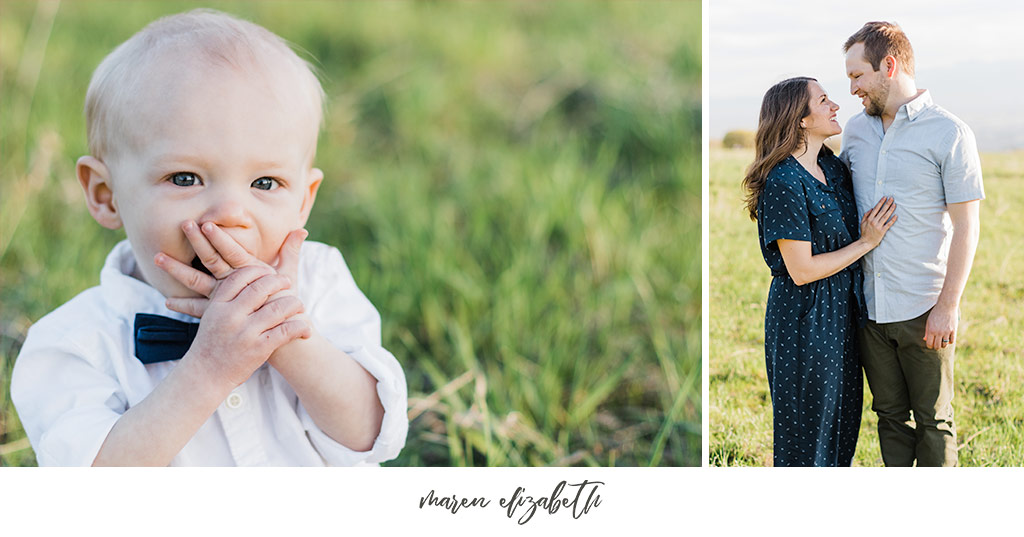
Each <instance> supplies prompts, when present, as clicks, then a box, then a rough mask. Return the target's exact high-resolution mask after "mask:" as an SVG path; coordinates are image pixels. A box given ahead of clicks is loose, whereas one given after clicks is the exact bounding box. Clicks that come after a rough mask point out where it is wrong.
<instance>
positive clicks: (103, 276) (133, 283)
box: [100, 240, 195, 322]
mask: <svg viewBox="0 0 1024 537" xmlns="http://www.w3.org/2000/svg"><path fill="white" fill-rule="evenodd" d="M137 266H138V262H137V261H136V259H135V253H134V252H133V251H132V245H131V243H129V242H128V241H127V240H123V241H121V242H119V243H117V246H114V249H113V250H111V251H110V254H109V255H107V261H106V262H105V263H104V264H103V269H102V270H101V271H100V289H101V290H102V291H103V297H104V299H105V300H106V301H107V304H108V305H109V306H110V307H111V308H112V309H113V310H114V311H116V312H118V313H119V314H120V315H123V316H125V317H126V318H128V319H134V317H135V314H136V313H152V314H155V315H163V316H165V317H170V318H172V319H177V320H179V321H189V322H194V321H195V318H194V317H191V316H189V315H185V314H183V313H178V312H176V311H172V310H169V309H167V306H166V305H164V300H165V298H164V295H163V294H162V293H160V291H157V290H156V288H155V287H153V286H151V285H149V284H148V283H146V282H144V281H142V280H138V279H136V278H135V277H133V276H132V275H131V274H132V273H133V272H137V271H136V267H137Z"/></svg>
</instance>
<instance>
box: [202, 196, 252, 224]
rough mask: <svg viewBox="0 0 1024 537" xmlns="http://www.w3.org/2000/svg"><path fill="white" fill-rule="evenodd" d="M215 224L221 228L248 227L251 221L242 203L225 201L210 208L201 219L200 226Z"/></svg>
mask: <svg viewBox="0 0 1024 537" xmlns="http://www.w3.org/2000/svg"><path fill="white" fill-rule="evenodd" d="M206 222H213V223H214V224H217V225H218V226H220V227H229V228H230V227H248V226H249V224H250V223H251V222H250V219H249V217H248V215H247V214H246V212H245V207H243V206H242V204H241V203H239V202H237V201H235V200H230V199H225V200H219V201H218V202H217V203H214V204H213V205H211V206H210V208H209V209H207V211H206V212H205V213H204V214H203V216H202V217H201V218H200V219H199V225H203V224H205V223H206Z"/></svg>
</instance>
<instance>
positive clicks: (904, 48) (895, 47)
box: [843, 22, 914, 77]
mask: <svg viewBox="0 0 1024 537" xmlns="http://www.w3.org/2000/svg"><path fill="white" fill-rule="evenodd" d="M857 43H864V59H865V60H867V62H868V63H870V64H871V67H872V68H873V69H874V70H875V71H877V70H878V69H879V68H880V67H881V64H882V60H884V59H885V57H886V56H892V57H893V58H896V60H898V61H899V62H900V65H902V66H903V70H904V71H906V73H907V74H908V75H910V76H911V77H913V76H914V49H913V48H912V47H911V46H910V40H909V39H907V34H905V33H903V29H902V28H900V25H898V24H896V23H895V22H869V23H867V24H865V25H864V26H862V27H861V29H860V30H857V33H855V34H853V35H851V36H850V38H849V39H847V40H846V44H844V45H843V52H849V50H850V47H852V46H854V45H856V44H857Z"/></svg>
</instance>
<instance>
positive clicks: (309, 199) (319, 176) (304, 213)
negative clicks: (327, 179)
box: [299, 168, 324, 227]
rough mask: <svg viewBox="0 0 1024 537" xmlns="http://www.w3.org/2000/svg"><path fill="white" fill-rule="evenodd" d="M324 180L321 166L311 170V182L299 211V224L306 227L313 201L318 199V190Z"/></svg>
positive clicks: (303, 196)
mask: <svg viewBox="0 0 1024 537" xmlns="http://www.w3.org/2000/svg"><path fill="white" fill-rule="evenodd" d="M323 180H324V172H322V171H320V168H313V169H311V170H309V184H308V185H306V191H305V192H303V193H302V209H300V211H299V226H300V227H306V220H309V212H310V211H311V210H313V202H314V201H316V191H317V190H319V189H320V183H321V182H322V181H323Z"/></svg>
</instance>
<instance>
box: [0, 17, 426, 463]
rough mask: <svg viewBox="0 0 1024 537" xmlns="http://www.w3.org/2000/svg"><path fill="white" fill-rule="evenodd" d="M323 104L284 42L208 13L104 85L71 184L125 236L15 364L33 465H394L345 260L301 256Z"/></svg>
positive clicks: (400, 411) (377, 371)
mask: <svg viewBox="0 0 1024 537" xmlns="http://www.w3.org/2000/svg"><path fill="white" fill-rule="evenodd" d="M322 101H323V90H322V88H321V87H320V83H319V81H318V80H317V78H316V76H315V75H314V74H313V72H312V71H311V70H310V68H309V66H308V65H307V64H306V63H305V62H304V61H303V60H302V59H300V58H299V57H298V56H297V55H296V54H295V53H294V52H293V51H292V50H291V49H290V48H289V47H288V45H287V44H286V43H285V42H284V41H283V40H282V39H281V38H279V37H278V36H276V35H274V34H273V33H271V32H269V31H268V30H266V29H264V28H262V27H260V26H257V25H255V24H252V23H250V22H247V21H242V20H239V19H236V18H234V17H231V16H228V15H225V14H223V13H218V12H214V11H209V10H197V11H192V12H189V13H184V14H179V15H174V16H170V17H165V18H163V19H160V20H157V21H155V22H153V23H152V24H150V25H149V26H147V27H146V28H144V29H143V30H142V31H141V32H139V33H138V34H136V35H135V36H133V37H132V38H131V39H129V40H128V41H126V42H125V43H123V44H122V45H121V46H119V47H118V48H117V49H115V50H114V51H113V52H112V53H111V54H110V55H109V56H107V58H106V59H104V60H103V62H102V63H101V64H100V66H99V67H98V68H97V69H96V72H95V73H94V74H93V78H92V82H91V83H90V85H89V90H88V93H87V95H86V107H85V108H86V121H87V125H88V138H89V151H90V153H91V155H90V156H85V157H82V158H80V159H79V160H78V164H77V174H78V180H79V182H80V183H81V185H82V189H83V190H84V191H85V198H86V203H87V205H88V207H89V212H90V213H91V214H92V216H93V218H95V219H96V221H97V222H99V223H100V225H102V226H104V227H107V228H110V229H117V228H119V227H121V226H124V229H125V232H126V235H127V240H126V241H122V242H121V243H120V244H118V245H117V246H115V247H114V249H113V251H112V252H111V253H110V255H109V256H108V257H107V261H106V264H105V265H104V267H103V270H102V272H101V273H100V285H99V286H98V287H94V288H92V289H89V290H87V291H85V292H83V293H82V294H80V295H78V296H77V297H75V298H74V299H72V300H71V301H70V302H68V303H67V304H64V305H63V306H61V307H60V308H58V309H57V310H55V311H54V312H52V313H50V314H49V315H47V316H45V317H43V318H42V319H40V320H39V321H38V322H37V323H36V324H35V325H33V326H32V328H31V329H30V330H29V333H28V337H27V338H26V340H25V343H24V345H23V347H22V350H21V353H20V355H19V356H18V360H17V362H16V364H15V368H14V375H13V380H12V386H11V393H12V399H13V401H14V404H15V406H16V408H17V410H18V414H19V416H20V418H21V422H22V424H23V425H24V427H25V431H26V432H27V433H28V437H29V439H30V441H31V443H32V447H33V448H34V449H35V452H36V456H37V460H38V462H39V464H40V465H60V466H76V465H82V466H85V465H131V466H141V465H159V466H162V465H216V466H233V465H238V466H260V465H274V466H282V465H303V466H315V465H355V464H369V463H376V462H379V461H384V460H388V459H391V458H394V457H395V456H396V455H397V454H398V452H399V450H400V449H401V448H402V446H403V445H404V443H405V436H406V432H407V430H408V419H407V415H406V397H407V394H406V385H405V376H404V374H403V372H402V368H401V366H400V365H399V364H398V362H397V361H396V360H395V358H394V357H393V356H392V355H391V354H390V353H389V352H388V351H386V350H384V349H383V348H382V347H381V334H380V316H379V315H378V313H377V311H376V310H375V309H374V307H373V305H372V304H370V302H369V301H368V300H367V299H366V297H365V296H363V294H362V293H361V292H360V291H359V289H358V288H357V287H356V284H355V282H354V281H353V279H352V275H351V274H350V273H349V270H348V268H347V267H346V266H345V261H344V260H343V259H342V256H341V254H340V253H339V252H338V250H336V249H334V248H332V247H329V246H327V245H324V244H320V243H315V242H304V239H305V237H306V231H305V230H304V229H302V228H303V226H304V225H305V223H306V219H307V218H308V217H309V212H310V209H311V208H312V206H313V201H314V200H315V198H316V193H317V189H318V188H319V187H320V183H321V180H322V179H323V173H322V172H321V171H320V170H319V169H316V168H314V167H313V158H314V154H315V152H316V142H317V135H318V132H319V128H320V122H321V119H322ZM196 318H198V319H200V321H199V322H198V323H195V320H196Z"/></svg>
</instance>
